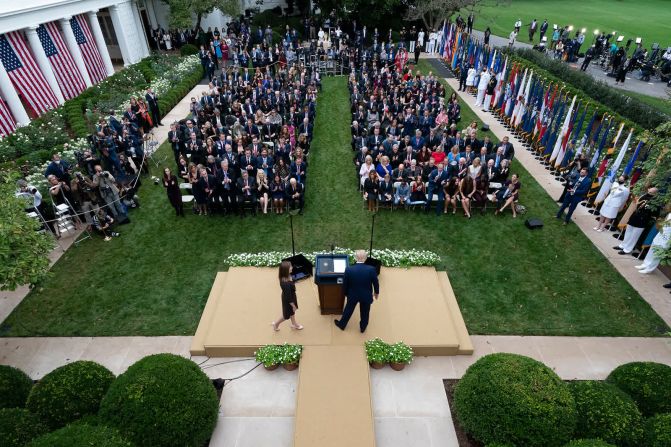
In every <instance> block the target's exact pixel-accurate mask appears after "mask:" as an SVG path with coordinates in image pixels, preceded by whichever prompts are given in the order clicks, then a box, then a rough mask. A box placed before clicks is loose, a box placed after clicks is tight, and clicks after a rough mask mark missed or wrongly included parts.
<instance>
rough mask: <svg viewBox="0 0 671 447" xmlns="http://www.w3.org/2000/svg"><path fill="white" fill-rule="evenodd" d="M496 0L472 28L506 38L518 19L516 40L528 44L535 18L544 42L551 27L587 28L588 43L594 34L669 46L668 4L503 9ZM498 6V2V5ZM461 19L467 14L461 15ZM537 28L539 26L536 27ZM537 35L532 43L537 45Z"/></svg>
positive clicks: (523, 3)
mask: <svg viewBox="0 0 671 447" xmlns="http://www.w3.org/2000/svg"><path fill="white" fill-rule="evenodd" d="M496 3H497V1H496V0H485V2H484V6H483V7H481V8H479V9H480V11H479V12H476V17H475V24H474V27H475V28H476V29H479V30H483V31H484V30H485V28H487V27H488V26H489V27H490V28H491V30H492V34H495V35H497V36H503V37H507V36H508V35H509V34H510V31H512V29H513V26H514V25H515V21H517V19H518V18H519V19H521V20H522V23H523V24H524V26H523V27H522V29H521V31H520V33H519V36H518V39H519V40H521V41H523V42H529V35H528V24H529V23H531V21H532V20H533V19H534V18H536V20H538V22H539V24H540V23H543V20H544V19H547V21H548V23H549V24H550V26H549V28H548V33H549V34H550V36H548V39H549V38H550V37H551V36H552V24H554V23H556V24H557V25H559V26H564V25H573V28H574V30H580V29H582V28H587V31H586V34H587V41H588V42H591V40H592V36H593V34H592V33H593V32H594V30H596V29H598V30H599V31H605V32H606V33H611V32H613V31H617V34H618V35H624V36H625V42H626V40H627V39H629V38H636V37H642V38H643V43H644V45H645V46H646V47H647V48H648V49H649V48H650V46H651V45H652V43H653V42H658V43H659V44H660V45H661V46H662V48H666V46H668V45H669V44H671V34H669V32H668V30H669V23H671V4H670V3H669V1H668V0H588V1H585V0H560V1H556V0H509V3H505V6H498V5H496ZM498 3H501V2H498ZM462 15H463V16H464V17H465V16H466V15H468V12H462ZM539 26H540V25H539ZM538 39H539V37H538V33H537V34H536V36H535V41H536V43H538Z"/></svg>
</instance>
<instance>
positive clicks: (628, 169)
mask: <svg viewBox="0 0 671 447" xmlns="http://www.w3.org/2000/svg"><path fill="white" fill-rule="evenodd" d="M644 144H645V143H643V142H642V141H639V142H638V146H636V150H635V151H634V155H632V156H631V158H630V159H629V163H627V166H625V168H624V172H622V173H623V174H624V175H626V176H629V175H631V171H633V170H634V163H636V159H637V158H638V154H639V152H641V149H642V148H643V145H644Z"/></svg>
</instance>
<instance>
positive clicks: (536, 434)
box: [454, 354, 576, 447]
mask: <svg viewBox="0 0 671 447" xmlns="http://www.w3.org/2000/svg"><path fill="white" fill-rule="evenodd" d="M454 407H455V410H456V415H457V418H458V420H459V422H460V423H461V425H462V427H463V428H464V429H465V430H466V431H467V432H468V433H469V434H470V435H472V436H473V437H474V438H475V439H477V440H478V441H480V442H482V443H483V444H492V443H495V442H499V443H512V444H515V445H520V446H526V447H535V446H538V447H541V446H542V447H553V446H561V445H563V444H565V443H566V442H567V441H568V440H570V439H571V438H572V437H573V432H574V429H575V426H576V411H575V401H574V399H573V396H572V394H571V392H570V391H569V390H568V388H567V386H566V384H564V382H562V380H561V379H560V378H559V377H558V376H557V374H555V373H554V372H553V371H552V370H551V369H550V368H548V367H547V366H545V365H543V364H542V363H540V362H538V361H536V360H534V359H531V358H529V357H525V356H521V355H516V354H491V355H487V356H485V357H483V358H481V359H480V360H478V361H477V362H476V363H474V364H473V365H471V367H470V368H468V370H467V371H466V374H465V375H464V376H463V378H462V379H461V380H460V381H459V383H458V384H457V386H456V388H455V391H454Z"/></svg>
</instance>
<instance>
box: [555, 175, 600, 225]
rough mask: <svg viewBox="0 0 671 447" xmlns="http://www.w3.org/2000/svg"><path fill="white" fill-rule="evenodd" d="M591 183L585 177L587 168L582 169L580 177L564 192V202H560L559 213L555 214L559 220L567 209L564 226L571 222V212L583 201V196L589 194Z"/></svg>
mask: <svg viewBox="0 0 671 447" xmlns="http://www.w3.org/2000/svg"><path fill="white" fill-rule="evenodd" d="M591 186H592V182H591V181H590V179H589V177H588V176H587V168H582V169H581V170H580V177H578V180H576V182H575V184H574V185H573V186H572V187H571V188H570V189H569V190H568V191H567V192H566V196H564V202H562V205H561V207H559V211H558V212H557V216H556V217H557V219H561V218H562V215H563V214H564V210H565V209H566V208H568V213H566V219H565V220H564V225H567V224H568V223H569V222H570V221H571V216H572V215H573V211H575V209H576V207H577V206H578V204H579V203H580V202H582V201H583V200H585V195H587V193H588V192H589V189H590V187H591Z"/></svg>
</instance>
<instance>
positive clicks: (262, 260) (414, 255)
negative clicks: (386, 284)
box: [224, 247, 440, 267]
mask: <svg viewBox="0 0 671 447" xmlns="http://www.w3.org/2000/svg"><path fill="white" fill-rule="evenodd" d="M333 253H336V254H347V255H349V256H350V260H353V259H354V250H352V249H349V248H340V247H336V248H335V249H334V250H333ZM319 254H323V252H312V253H303V255H304V256H305V257H306V258H307V259H308V260H310V262H312V263H313V264H314V262H315V257H316V256H317V255H319ZM289 256H291V253H290V252H282V251H269V252H262V253H238V254H234V255H230V256H228V257H227V258H226V260H225V261H224V262H225V263H226V264H227V265H229V266H230V267H276V266H278V265H280V262H281V261H282V259H284V258H288V257H289ZM373 257H374V258H377V259H379V260H380V261H381V262H382V265H383V266H385V267H413V266H435V265H437V264H438V263H439V262H440V256H438V255H437V254H436V253H434V252H432V251H427V250H415V249H410V250H391V249H386V248H385V249H381V250H377V249H376V250H373Z"/></svg>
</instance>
